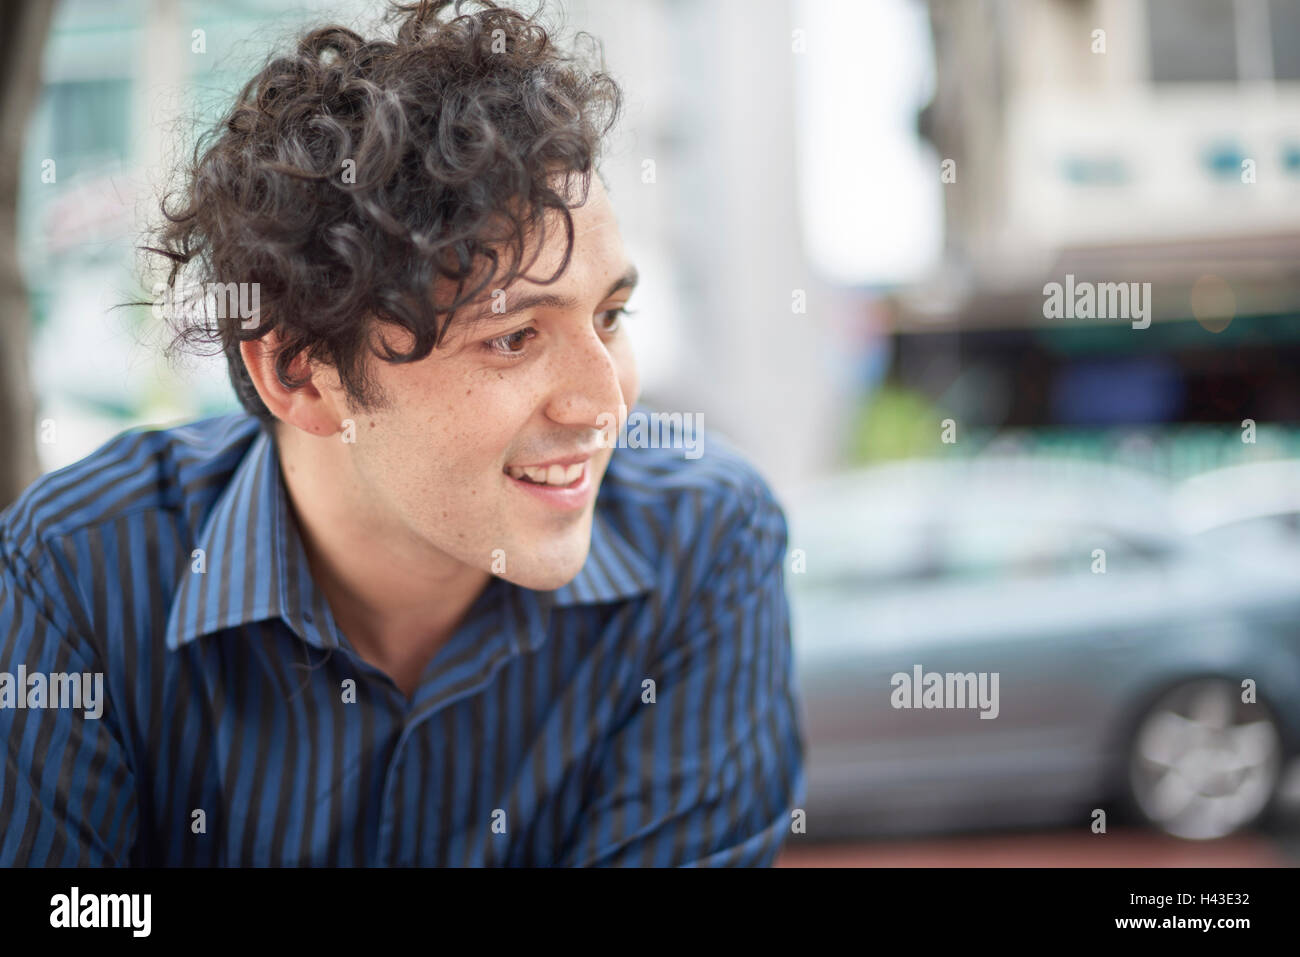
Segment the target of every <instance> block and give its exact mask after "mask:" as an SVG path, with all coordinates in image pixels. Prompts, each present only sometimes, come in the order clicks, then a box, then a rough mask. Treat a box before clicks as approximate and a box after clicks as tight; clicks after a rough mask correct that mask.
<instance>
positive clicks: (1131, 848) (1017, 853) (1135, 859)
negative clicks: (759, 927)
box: [776, 827, 1300, 867]
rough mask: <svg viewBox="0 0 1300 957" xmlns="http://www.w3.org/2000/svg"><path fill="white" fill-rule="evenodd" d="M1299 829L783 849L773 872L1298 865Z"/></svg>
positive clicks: (1127, 832)
mask: <svg viewBox="0 0 1300 957" xmlns="http://www.w3.org/2000/svg"><path fill="white" fill-rule="evenodd" d="M1297 865H1300V830H1298V829H1296V828H1294V827H1293V828H1291V829H1289V830H1288V831H1286V832H1284V833H1279V834H1275V835H1273V834H1266V833H1246V834H1241V835H1238V836H1234V837H1228V838H1223V839H1221V840H1217V841H1205V842H1197V841H1184V840H1179V839H1178V838H1174V837H1168V836H1166V835H1162V834H1158V833H1156V832H1154V831H1149V830H1140V829H1118V830H1113V831H1110V832H1108V833H1106V834H1091V833H1088V832H1087V831H1083V832H1080V831H1078V830H1072V831H1061V830H1055V831H1036V832H1015V833H1006V834H980V835H972V836H954V837H943V838H933V839H926V840H897V841H893V840H891V841H871V842H862V843H843V844H820V845H817V844H806V845H802V846H787V848H786V849H785V850H784V851H783V852H782V853H781V855H780V856H779V857H778V858H777V861H776V866H777V867H1296V866H1297Z"/></svg>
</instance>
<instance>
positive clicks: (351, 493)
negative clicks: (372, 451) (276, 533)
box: [277, 428, 491, 697]
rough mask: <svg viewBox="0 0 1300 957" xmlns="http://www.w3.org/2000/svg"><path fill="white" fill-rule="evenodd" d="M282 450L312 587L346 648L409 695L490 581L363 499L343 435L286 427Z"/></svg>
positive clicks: (282, 464) (370, 499) (371, 500)
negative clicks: (323, 601)
mask: <svg viewBox="0 0 1300 957" xmlns="http://www.w3.org/2000/svg"><path fill="white" fill-rule="evenodd" d="M277 444H278V448H279V452H280V468H281V473H282V475H283V477H284V483H285V488H286V490H287V491H288V494H289V501H290V504H291V507H292V510H293V513H294V517H295V519H296V520H297V523H298V529H299V532H300V534H301V536H302V541H303V546H304V549H305V550H306V553H307V559H308V563H309V565H310V566H311V573H312V579H313V581H314V582H315V583H316V586H317V587H318V588H320V589H321V591H322V592H323V593H324V595H325V598H326V600H327V601H328V602H329V606H330V611H331V612H332V613H333V614H334V618H335V620H336V621H337V623H338V625H339V627H340V628H341V629H342V631H343V633H344V635H345V636H346V637H347V639H348V641H349V643H350V644H351V645H352V646H353V647H354V648H355V649H356V650H357V652H358V653H359V654H360V655H361V657H362V658H363V659H364V660H366V661H367V662H369V663H370V664H372V665H374V666H375V667H377V668H379V669H380V670H381V671H383V672H384V673H386V674H387V675H388V676H389V677H390V678H392V679H393V681H394V682H395V683H396V684H397V686H398V687H399V688H400V689H401V690H402V692H403V693H404V694H406V695H407V696H408V697H410V696H411V694H412V693H413V692H414V690H415V687H416V686H417V685H418V683H419V678H420V675H421V674H422V673H423V671H424V669H425V667H426V666H427V665H428V664H429V662H430V661H432V660H433V657H434V656H435V655H436V654H437V652H438V650H439V649H440V648H441V647H442V645H443V644H445V643H446V641H447V639H448V638H450V637H451V635H452V633H453V632H454V631H455V629H456V626H457V625H458V624H459V623H460V622H461V621H462V620H463V619H464V617H465V614H466V613H467V612H468V611H469V608H470V606H471V605H472V604H473V603H474V600H475V599H476V598H477V597H478V596H479V594H481V593H482V591H483V589H484V588H486V587H487V585H488V582H489V581H490V579H491V576H490V575H489V574H488V573H487V572H485V571H482V570H480V569H477V568H474V567H472V566H470V565H466V564H464V563H463V562H460V561H457V560H456V559H454V558H452V557H451V556H450V555H447V554H446V553H445V552H442V551H440V550H438V549H437V548H435V547H434V546H432V545H431V544H430V543H429V542H427V541H425V540H424V539H421V538H419V537H418V536H416V535H414V534H413V533H412V532H411V530H410V529H409V528H408V527H407V526H405V525H403V524H402V523H400V522H399V521H397V520H396V518H395V516H393V515H392V514H391V513H388V512H386V511H385V510H384V509H383V507H382V506H381V505H380V504H378V503H376V502H375V501H374V496H373V495H367V494H365V490H364V486H363V484H362V483H361V481H360V479H359V478H358V476H357V474H356V472H355V471H354V470H353V469H352V467H351V464H350V459H349V457H348V456H347V455H346V452H345V450H344V449H342V447H341V444H340V443H339V442H338V439H337V437H336V436H331V437H328V438H319V437H316V436H312V435H308V434H307V433H304V432H301V431H300V430H298V429H291V428H284V429H282V431H281V433H280V437H279V442H278V443H277Z"/></svg>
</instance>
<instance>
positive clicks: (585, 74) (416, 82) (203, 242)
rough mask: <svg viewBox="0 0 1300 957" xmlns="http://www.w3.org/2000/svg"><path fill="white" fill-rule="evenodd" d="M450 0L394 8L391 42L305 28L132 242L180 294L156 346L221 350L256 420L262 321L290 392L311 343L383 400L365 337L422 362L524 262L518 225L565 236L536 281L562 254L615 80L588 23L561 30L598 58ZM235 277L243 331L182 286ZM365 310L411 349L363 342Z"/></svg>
mask: <svg viewBox="0 0 1300 957" xmlns="http://www.w3.org/2000/svg"><path fill="white" fill-rule="evenodd" d="M464 2H465V0H456V2H455V5H454V9H452V10H451V13H452V16H451V17H450V18H447V19H444V18H442V16H441V15H442V14H443V12H444V11H446V10H447V8H448V7H451V6H452V0H425V2H420V3H393V4H391V5H390V7H391V9H389V11H388V14H387V17H386V22H387V23H390V24H391V23H393V22H394V21H395V22H396V31H395V36H394V38H393V39H371V40H367V39H364V38H362V37H361V36H359V35H358V34H357V33H355V32H353V31H352V30H350V29H347V28H345V27H342V26H325V27H320V28H318V29H313V30H311V31H309V32H307V33H304V34H303V35H302V36H301V37H300V38H299V39H298V40H297V45H296V48H295V49H294V51H293V52H292V53H289V54H283V55H275V56H273V57H271V58H270V59H269V60H268V61H267V62H266V64H265V66H264V67H263V68H262V69H261V70H260V71H259V72H258V73H257V74H256V75H255V76H254V77H253V78H252V79H251V80H249V81H248V83H247V84H246V85H245V86H244V88H243V89H242V90H241V91H240V93H239V94H238V96H237V97H236V99H235V102H234V105H233V106H232V107H231V108H230V110H229V111H228V112H227V113H226V114H225V116H224V117H222V119H221V120H220V122H219V123H218V124H217V125H216V126H215V127H214V128H212V129H211V130H209V131H208V132H207V133H205V134H204V135H203V136H202V137H201V138H200V139H199V141H198V144H197V145H196V146H195V148H194V152H193V156H192V158H191V159H190V160H189V161H188V162H187V163H186V165H185V167H184V169H183V170H182V171H181V172H182V173H183V181H184V185H183V187H181V188H180V190H179V196H177V193H176V191H173V192H171V193H168V194H167V195H165V196H164V197H163V199H162V202H161V207H162V214H163V219H162V221H161V224H160V225H159V227H158V228H157V229H155V230H154V231H153V232H152V233H151V237H150V240H149V244H148V245H145V246H143V247H142V249H143V250H144V251H145V252H146V253H149V254H157V255H159V256H163V257H165V258H166V260H169V261H170V264H169V266H168V269H167V274H166V278H167V281H166V287H167V288H166V291H165V292H164V296H165V297H166V298H168V299H170V300H171V301H173V302H179V303H187V302H188V303H191V307H190V308H186V309H183V310H181V311H180V318H179V319H176V318H175V317H171V318H172V320H173V321H172V324H171V331H172V332H173V333H174V337H173V338H172V340H171V343H170V344H169V346H168V349H167V351H168V354H169V355H171V354H174V352H175V351H176V350H177V349H178V348H183V347H192V346H195V345H203V344H206V345H208V346H219V348H220V350H221V351H223V352H224V353H225V356H226V360H227V363H228V366H229V372H230V379H231V384H232V385H233V386H234V389H235V393H236V395H237V396H238V397H239V401H240V402H241V403H242V405H243V406H244V408H245V409H247V410H248V411H249V412H250V413H251V414H253V415H255V416H257V417H258V418H259V419H260V420H261V421H262V422H263V423H264V425H266V426H267V427H269V426H270V424H271V423H272V422H273V421H274V419H273V416H272V415H271V413H270V411H269V410H268V409H267V408H266V406H265V404H263V402H262V400H261V398H260V397H259V396H258V394H257V391H256V389H255V388H254V387H253V383H252V380H251V379H250V377H249V375H248V371H247V369H246V368H245V366H244V362H243V359H242V357H241V355H240V352H239V343H240V341H241V340H248V339H258V338H261V337H262V336H264V335H266V334H267V333H269V332H270V331H271V330H275V331H276V332H277V334H278V336H279V339H280V344H281V347H280V348H279V350H278V352H277V354H276V359H275V371H276V375H277V377H278V378H279V380H280V382H281V383H282V384H283V385H284V386H285V387H286V388H298V387H300V386H301V385H303V384H305V382H306V381H307V380H306V377H305V376H299V377H297V378H294V377H291V376H290V375H289V367H290V364H291V363H292V361H293V360H294V358H295V357H296V356H298V355H299V354H301V353H303V352H304V351H306V354H307V356H308V357H309V358H311V359H313V360H320V361H323V362H325V363H327V364H328V365H330V366H332V367H334V369H335V370H336V371H337V372H338V375H339V380H340V383H341V385H342V387H343V389H344V390H345V392H346V394H347V395H348V397H349V399H350V400H351V401H352V402H353V404H354V405H356V406H357V407H359V408H361V409H368V408H373V407H375V406H377V405H382V404H383V402H384V397H383V396H382V395H381V394H379V392H378V390H376V389H375V388H374V386H373V383H371V382H370V381H369V379H368V377H367V375H366V363H365V350H367V349H369V350H370V351H371V352H372V353H373V354H375V355H377V356H380V357H381V358H383V359H384V360H385V361H388V362H414V361H417V360H419V359H423V358H425V357H426V356H428V355H429V353H430V351H431V350H432V349H433V348H434V347H436V346H437V345H439V344H440V343H441V342H442V340H443V338H444V336H445V334H446V331H447V328H448V326H449V325H450V324H451V321H452V319H453V317H454V315H455V313H456V311H457V309H459V308H461V307H462V306H464V305H466V304H467V303H470V302H475V301H477V300H478V299H479V297H480V296H481V295H482V294H483V293H484V291H485V290H486V289H487V288H488V286H489V285H490V284H493V280H494V277H495V285H498V286H507V285H509V283H510V282H511V281H513V280H514V279H515V278H516V277H517V276H520V275H523V274H525V273H526V272H527V270H528V268H529V267H530V266H531V265H532V261H530V262H528V263H524V262H523V258H524V253H525V249H526V243H527V241H528V238H529V237H531V236H533V235H534V230H539V231H540V232H539V233H538V235H541V236H543V237H544V236H545V220H546V218H547V216H548V215H550V214H551V213H558V214H559V215H560V216H561V217H562V222H563V223H564V228H565V234H566V239H567V246H566V251H565V255H564V258H563V262H562V263H561V265H560V267H559V269H557V271H556V273H555V274H554V275H553V276H552V277H551V278H549V279H546V280H538V281H539V282H543V283H549V282H553V281H555V280H556V279H558V278H559V277H560V276H561V275H562V274H563V272H564V270H565V269H566V268H567V267H568V263H569V260H570V257H571V255H572V252H573V241H574V237H573V220H572V217H571V214H570V213H569V206H570V204H571V203H573V196H574V193H573V191H572V187H573V185H574V184H575V181H576V184H577V185H578V186H579V187H580V188H579V190H578V196H579V199H578V201H577V204H580V203H581V202H585V201H586V196H587V192H588V189H589V187H590V177H591V174H592V172H594V171H596V167H597V164H598V162H599V158H600V151H601V146H602V141H603V139H604V137H605V135H606V134H607V133H608V132H609V130H610V129H611V128H612V127H613V125H614V123H615V122H616V120H617V118H618V115H619V111H620V107H621V92H620V90H619V87H618V85H617V83H616V82H615V81H614V80H613V79H612V78H611V77H610V76H609V75H608V74H606V73H605V72H604V59H603V53H602V51H601V48H600V44H599V41H595V40H594V38H591V37H590V35H589V34H587V33H585V32H579V33H578V34H576V37H575V39H583V38H585V39H589V40H592V41H593V44H592V45H593V48H594V51H595V56H596V62H595V64H594V65H593V64H592V63H590V62H589V60H588V58H586V57H581V56H579V55H577V54H575V53H569V52H566V51H564V50H561V49H560V48H559V47H558V46H557V44H556V42H555V40H554V39H553V36H552V34H553V33H554V32H555V29H554V28H552V30H551V31H550V32H548V30H547V28H546V27H545V26H543V25H542V23H540V22H539V21H538V19H537V15H538V14H537V12H535V13H534V14H532V15H530V16H525V15H523V14H521V13H519V12H517V11H515V10H512V9H508V8H504V7H501V6H499V5H497V4H495V3H493V2H491V0H475V3H474V5H475V6H476V7H478V8H481V9H478V10H476V11H475V12H472V13H463V12H462V9H461V8H462V6H463V5H464ZM348 161H351V162H350V163H349V162H348ZM349 174H351V175H349ZM557 174H562V177H561V176H558V175H557ZM560 179H562V183H561V182H560V181H559V180H560ZM503 253H504V254H505V255H504V256H503V255H502V254H503ZM503 259H504V260H505V262H506V267H507V268H506V270H505V272H504V273H501V274H499V275H498V270H499V268H500V266H501V263H502V260H503ZM485 263H487V264H490V267H491V268H490V269H488V270H487V271H486V273H485V274H483V275H482V278H481V281H478V282H475V283H474V284H473V285H469V282H470V280H471V279H472V278H473V277H474V276H475V274H476V273H478V272H482V268H481V267H483V266H484V264H485ZM439 276H442V277H445V278H447V279H449V280H453V281H455V283H456V285H455V290H456V293H455V296H454V297H453V298H452V300H451V301H450V302H445V303H435V301H434V299H433V295H432V292H433V284H434V281H435V279H436V278H437V277H439ZM530 278H532V277H530ZM236 282H247V283H256V284H258V285H257V287H256V288H257V290H258V297H259V300H260V311H259V315H258V319H257V321H256V323H255V324H253V326H252V327H251V328H244V326H245V323H242V322H241V321H240V318H239V316H238V315H229V316H226V315H225V310H224V309H223V310H221V313H220V316H219V317H218V316H213V315H212V310H211V309H210V308H207V309H202V308H200V309H195V308H192V301H193V295H194V293H193V290H194V289H196V288H210V286H209V285H208V284H212V283H221V284H228V283H236ZM161 286H162V284H161V283H160V284H159V287H161ZM232 288H233V287H232ZM375 322H379V323H389V324H392V325H394V326H397V327H400V328H402V329H405V330H406V331H407V332H409V333H410V335H411V336H412V337H413V340H414V342H413V345H412V347H411V348H410V350H409V351H407V352H397V351H393V350H392V349H391V347H390V346H389V344H388V343H387V342H386V341H385V342H384V343H383V348H382V349H376V348H375V347H374V346H372V345H371V343H372V339H371V332H372V330H373V329H374V324H375Z"/></svg>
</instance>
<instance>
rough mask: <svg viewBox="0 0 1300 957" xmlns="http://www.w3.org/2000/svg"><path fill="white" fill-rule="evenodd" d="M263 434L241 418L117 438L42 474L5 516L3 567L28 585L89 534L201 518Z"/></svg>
mask: <svg viewBox="0 0 1300 957" xmlns="http://www.w3.org/2000/svg"><path fill="white" fill-rule="evenodd" d="M259 428H260V426H259V424H258V423H257V420H256V419H254V418H252V417H251V416H248V415H247V414H245V413H242V412H241V413H231V414H228V415H222V416H215V417H212V418H207V419H202V420H200V421H196V422H191V423H187V424H184V425H179V426H175V427H171V428H161V429H131V430H128V431H125V432H122V433H120V434H119V435H117V436H114V437H113V438H112V439H110V440H109V441H108V442H106V443H104V444H103V445H102V446H100V447H99V448H98V449H96V450H95V451H94V452H92V453H90V454H89V455H87V456H86V457H85V458H83V459H80V460H78V461H77V462H74V463H73V464H71V465H69V466H66V467H64V468H61V469H58V470H56V471H53V472H49V473H46V474H45V475H42V476H41V477H40V478H38V479H36V481H34V482H33V483H32V484H31V485H29V486H28V487H27V488H26V489H25V490H24V491H23V493H22V494H21V495H20V496H19V497H18V498H17V499H16V500H15V501H14V502H13V503H12V504H11V505H10V506H9V507H8V508H6V509H5V510H4V511H3V512H0V565H5V566H8V567H9V568H10V569H11V570H12V571H13V572H14V573H15V574H17V575H20V577H26V578H28V579H29V580H30V579H31V578H34V577H36V576H38V575H39V574H40V572H41V569H42V568H43V567H44V566H45V565H46V564H47V560H48V558H49V556H50V555H51V554H52V553H56V552H58V551H61V550H63V549H64V548H65V547H66V546H67V544H68V542H69V541H71V540H73V539H76V538H78V537H79V536H81V535H83V534H84V533H88V532H94V531H95V530H97V529H101V528H104V527H105V526H109V525H113V524H115V523H117V522H119V521H120V520H122V519H129V518H131V517H135V516H140V515H142V514H144V513H149V512H153V513H158V512H160V511H177V512H180V511H183V513H184V514H185V515H186V516H196V517H197V516H198V515H201V514H202V513H203V512H204V511H205V510H206V509H205V508H204V506H205V505H208V504H210V503H211V501H214V500H215V498H216V496H217V495H218V494H219V493H220V491H221V489H222V487H224V484H225V482H226V481H227V480H228V479H229V477H230V475H231V473H233V471H234V469H235V467H236V466H237V465H238V462H239V460H240V459H241V458H242V456H243V455H244V453H245V452H246V451H247V449H248V446H249V445H250V444H251V442H252V440H253V439H254V438H255V437H256V435H257V432H258V429H259ZM199 520H200V521H201V519H199Z"/></svg>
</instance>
